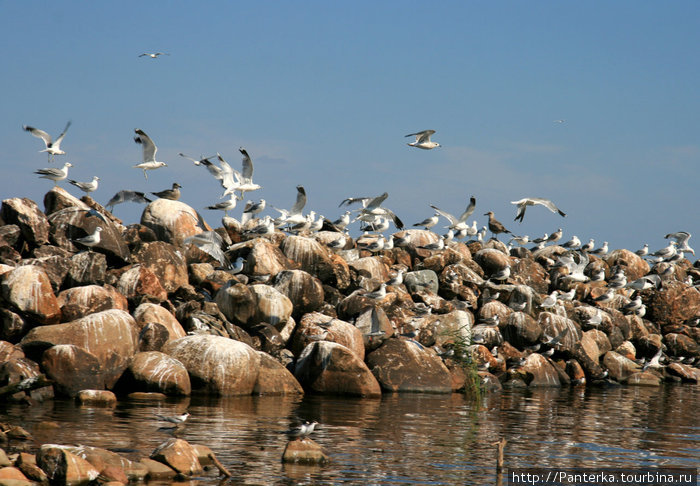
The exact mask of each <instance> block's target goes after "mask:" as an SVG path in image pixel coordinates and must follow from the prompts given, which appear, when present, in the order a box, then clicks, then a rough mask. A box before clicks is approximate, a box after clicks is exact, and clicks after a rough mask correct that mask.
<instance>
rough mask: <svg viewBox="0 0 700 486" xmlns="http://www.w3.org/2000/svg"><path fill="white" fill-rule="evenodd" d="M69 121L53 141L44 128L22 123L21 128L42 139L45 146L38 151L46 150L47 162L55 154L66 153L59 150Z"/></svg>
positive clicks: (50, 160) (52, 158)
mask: <svg viewBox="0 0 700 486" xmlns="http://www.w3.org/2000/svg"><path fill="white" fill-rule="evenodd" d="M70 124H71V122H68V123H66V128H64V129H63V132H61V134H60V135H59V136H58V138H57V139H56V141H55V142H54V141H53V140H52V139H51V135H49V134H48V133H46V132H45V131H44V130H39V129H38V128H34V127H30V126H29V125H23V126H22V128H23V129H24V130H25V131H27V132H29V133H31V134H32V135H34V136H35V137H37V138H40V139H42V140H43V141H44V145H45V146H46V148H45V149H44V150H40V152H47V153H48V156H49V162H53V161H54V159H55V157H56V156H57V155H65V154H66V153H65V152H64V151H63V150H61V142H62V141H63V137H65V136H66V132H67V131H68V127H70Z"/></svg>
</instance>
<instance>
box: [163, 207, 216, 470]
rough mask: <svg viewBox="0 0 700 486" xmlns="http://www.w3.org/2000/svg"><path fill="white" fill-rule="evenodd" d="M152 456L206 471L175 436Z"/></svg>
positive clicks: (174, 466)
mask: <svg viewBox="0 0 700 486" xmlns="http://www.w3.org/2000/svg"><path fill="white" fill-rule="evenodd" d="M161 200H162V199H158V201H161ZM150 458H151V459H153V460H155V461H158V462H162V463H163V464H166V465H167V466H169V467H171V468H172V469H174V470H175V471H176V472H177V473H178V474H181V475H183V476H192V475H195V474H201V473H202V472H203V471H204V470H203V469H202V464H201V463H200V462H199V457H198V456H197V452H196V450H195V448H194V447H192V445H190V443H189V442H187V441H186V440H183V439H177V438H175V437H173V438H172V439H168V440H167V441H165V442H164V443H162V444H161V445H159V446H158V447H156V449H155V450H154V451H153V452H152V453H151V456H150Z"/></svg>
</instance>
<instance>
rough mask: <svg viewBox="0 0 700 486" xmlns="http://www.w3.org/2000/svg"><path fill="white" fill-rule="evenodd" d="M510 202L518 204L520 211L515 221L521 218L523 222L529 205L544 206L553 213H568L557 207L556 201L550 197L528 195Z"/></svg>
mask: <svg viewBox="0 0 700 486" xmlns="http://www.w3.org/2000/svg"><path fill="white" fill-rule="evenodd" d="M510 203H511V204H515V205H517V206H518V212H517V214H516V215H515V220H514V221H518V220H520V222H521V223H522V222H523V218H524V217H525V210H526V209H527V207H528V206H534V205H535V204H539V205H540V206H544V207H545V208H547V209H549V210H550V211H551V212H553V213H559V214H560V215H561V216H566V213H565V212H564V211H562V210H561V209H559V208H558V207H556V206H555V205H554V203H553V202H552V201H550V200H549V199H542V198H540V197H526V198H523V199H520V200H518V201H511V202H510Z"/></svg>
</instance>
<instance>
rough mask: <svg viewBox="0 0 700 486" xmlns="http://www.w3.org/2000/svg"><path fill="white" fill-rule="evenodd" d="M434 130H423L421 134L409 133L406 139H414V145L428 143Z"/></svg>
mask: <svg viewBox="0 0 700 486" xmlns="http://www.w3.org/2000/svg"><path fill="white" fill-rule="evenodd" d="M434 133H435V130H423V131H422V132H416V133H409V134H408V135H406V136H407V137H416V143H423V142H430V137H431V135H432V134H434Z"/></svg>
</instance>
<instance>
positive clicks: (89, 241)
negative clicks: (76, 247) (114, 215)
mask: <svg viewBox="0 0 700 486" xmlns="http://www.w3.org/2000/svg"><path fill="white" fill-rule="evenodd" d="M100 231H102V227H101V226H98V227H97V228H95V231H94V233H92V234H90V235H87V236H83V237H82V238H76V239H74V240H73V241H75V242H76V243H80V244H81V245H84V246H87V247H88V248H92V247H93V246H95V245H97V244H98V243H99V242H100Z"/></svg>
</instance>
